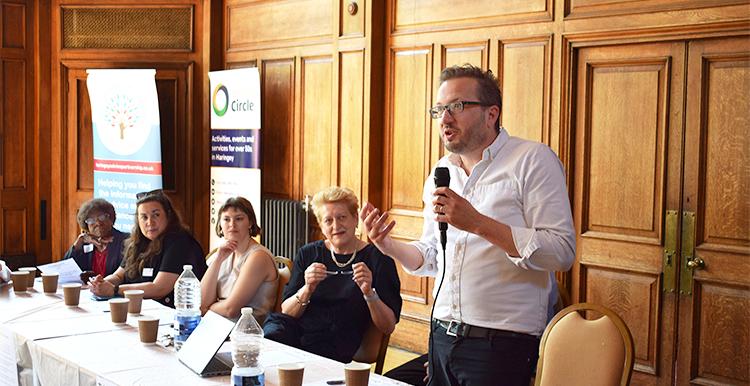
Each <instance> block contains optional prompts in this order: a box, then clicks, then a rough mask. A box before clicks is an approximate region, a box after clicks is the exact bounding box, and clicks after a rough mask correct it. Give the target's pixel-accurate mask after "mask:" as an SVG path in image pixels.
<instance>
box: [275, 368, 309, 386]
mask: <svg viewBox="0 0 750 386" xmlns="http://www.w3.org/2000/svg"><path fill="white" fill-rule="evenodd" d="M278 369H279V386H301V385H302V378H303V376H304V373H305V365H304V364H302V363H285V364H281V365H279V367H278Z"/></svg>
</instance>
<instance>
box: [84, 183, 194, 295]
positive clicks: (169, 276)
mask: <svg viewBox="0 0 750 386" xmlns="http://www.w3.org/2000/svg"><path fill="white" fill-rule="evenodd" d="M136 197H137V198H138V201H137V202H136V219H137V220H138V222H137V224H135V225H134V226H133V230H132V231H131V232H130V239H128V240H127V241H126V242H125V250H124V253H123V255H124V258H123V261H122V264H121V265H120V267H119V268H118V269H117V270H116V271H115V272H114V273H113V274H111V275H109V276H107V277H105V278H103V279H102V277H101V276H97V277H96V278H94V279H92V280H91V281H90V282H89V283H90V284H91V292H93V293H94V294H95V295H98V296H119V295H122V293H123V291H126V290H129V289H139V290H143V292H144V293H143V297H144V298H147V299H154V300H156V301H158V302H160V303H162V304H164V305H166V306H169V307H174V300H173V299H174V298H173V294H172V292H173V288H174V284H175V282H176V281H177V278H178V277H179V276H180V274H181V273H182V266H183V265H185V264H190V265H192V266H193V273H195V275H196V276H197V277H198V279H200V278H201V277H203V273H204V272H206V261H205V260H204V259H203V250H202V249H201V246H200V244H198V241H196V240H195V238H193V236H192V235H191V234H190V232H188V230H187V228H186V227H185V226H184V225H183V224H182V220H181V219H180V215H179V214H178V213H177V212H176V211H175V210H174V208H173V207H172V202H171V201H170V200H169V198H168V197H167V196H166V195H165V194H164V193H162V191H161V190H156V191H153V192H148V193H139V194H138V195H137V196H136Z"/></svg>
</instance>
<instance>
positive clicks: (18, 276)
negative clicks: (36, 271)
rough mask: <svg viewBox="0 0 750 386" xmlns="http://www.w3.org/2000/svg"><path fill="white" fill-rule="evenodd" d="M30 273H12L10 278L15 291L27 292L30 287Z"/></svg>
mask: <svg viewBox="0 0 750 386" xmlns="http://www.w3.org/2000/svg"><path fill="white" fill-rule="evenodd" d="M28 277H29V272H28V271H13V272H11V273H10V278H11V280H13V291H15V292H26V287H28V286H29V279H27V278H28Z"/></svg>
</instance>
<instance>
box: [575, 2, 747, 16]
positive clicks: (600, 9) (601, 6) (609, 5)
mask: <svg viewBox="0 0 750 386" xmlns="http://www.w3.org/2000/svg"><path fill="white" fill-rule="evenodd" d="M565 3H566V9H567V12H566V13H567V14H568V17H569V18H582V17H601V16H611V15H621V14H635V13H647V12H656V11H668V10H678V9H694V8H706V7H720V6H722V5H732V4H747V1H745V0H565Z"/></svg>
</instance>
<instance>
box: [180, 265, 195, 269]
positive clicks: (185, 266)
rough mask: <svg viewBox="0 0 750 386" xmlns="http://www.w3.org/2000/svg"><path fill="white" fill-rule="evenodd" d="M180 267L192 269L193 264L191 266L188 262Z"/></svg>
mask: <svg viewBox="0 0 750 386" xmlns="http://www.w3.org/2000/svg"><path fill="white" fill-rule="evenodd" d="M182 269H183V270H186V269H189V270H192V269H193V266H192V265H190V264H185V265H183V266H182Z"/></svg>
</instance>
